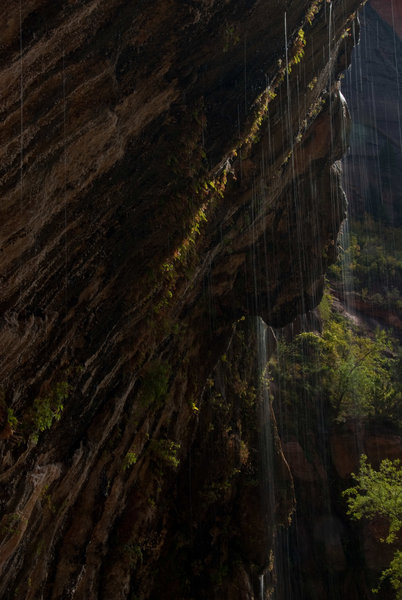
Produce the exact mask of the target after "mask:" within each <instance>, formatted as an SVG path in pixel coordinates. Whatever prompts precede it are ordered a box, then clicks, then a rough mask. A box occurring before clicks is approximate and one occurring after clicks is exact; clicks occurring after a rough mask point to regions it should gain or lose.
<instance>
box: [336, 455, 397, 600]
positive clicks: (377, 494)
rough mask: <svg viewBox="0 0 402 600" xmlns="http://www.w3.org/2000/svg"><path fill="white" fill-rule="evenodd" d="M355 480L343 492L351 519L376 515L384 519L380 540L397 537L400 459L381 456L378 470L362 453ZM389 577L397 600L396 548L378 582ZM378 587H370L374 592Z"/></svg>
mask: <svg viewBox="0 0 402 600" xmlns="http://www.w3.org/2000/svg"><path fill="white" fill-rule="evenodd" d="M352 477H353V479H354V480H355V482H356V485H355V486H354V487H351V488H349V489H347V490H345V491H344V492H343V495H344V496H345V498H346V502H347V506H348V510H347V512H348V514H349V515H350V516H351V517H352V518H353V519H358V520H359V519H363V518H367V519H372V518H374V517H376V516H381V517H385V518H386V519H387V520H388V523H389V528H388V534H387V536H386V537H385V538H381V539H380V541H381V542H385V543H387V544H391V543H393V542H395V541H396V540H397V539H398V536H399V533H400V530H401V528H402V465H401V462H400V460H393V461H392V460H389V459H385V460H383V461H382V462H381V464H380V467H379V469H378V470H375V469H373V467H372V466H371V465H370V464H369V463H368V462H367V456H365V455H364V454H363V455H362V456H361V460H360V470H359V473H358V474H357V475H355V474H354V473H352ZM385 579H389V581H390V583H391V585H392V587H393V588H394V590H395V592H396V598H397V600H401V599H402V552H401V551H400V550H397V551H396V552H395V554H394V557H393V560H392V561H391V564H390V566H389V567H388V569H386V570H385V571H383V573H382V575H381V580H380V586H381V583H382V582H383V581H384V580H385ZM378 590H379V588H377V589H376V590H373V591H375V592H378Z"/></svg>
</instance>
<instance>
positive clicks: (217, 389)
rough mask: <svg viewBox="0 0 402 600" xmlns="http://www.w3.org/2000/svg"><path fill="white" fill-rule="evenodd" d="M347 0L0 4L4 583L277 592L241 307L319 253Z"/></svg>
mask: <svg viewBox="0 0 402 600" xmlns="http://www.w3.org/2000/svg"><path fill="white" fill-rule="evenodd" d="M359 5H360V2H359V1H358V0H339V1H338V0H334V1H332V2H327V1H320V0H316V1H314V2H307V1H306V0H288V1H287V2H282V1H276V0H252V1H251V0H239V1H237V2H231V1H230V0H202V1H201V2H194V1H192V0H186V1H184V0H181V1H178V0H168V1H162V0H148V1H147V2H144V1H142V0H140V1H139V2H132V1H127V0H126V1H123V0H110V1H108V2H102V1H100V0H69V1H65V2H62V3H57V4H56V3H54V2H51V1H50V0H30V1H29V2H23V3H21V2H19V1H18V0H10V2H8V3H7V5H4V6H3V7H2V8H1V9H0V15H1V17H2V19H1V20H2V23H3V34H4V35H3V36H2V42H1V49H2V53H1V59H0V84H1V89H2V96H1V104H0V111H1V119H2V128H1V136H2V144H1V149H0V151H1V204H0V211H1V218H0V242H1V252H0V289H1V297H0V304H1V320H0V354H1V361H0V368H1V395H0V427H1V430H0V456H1V473H0V481H1V490H0V506H1V521H0V562H1V575H0V595H1V597H2V598H7V599H8V598H10V599H11V598H17V597H18V598H32V599H34V598H49V599H51V598H54V599H56V598H57V599H58V598H66V599H67V598H75V599H80V598H82V599H85V600H90V599H95V598H99V599H100V598H105V599H106V598H107V599H108V600H112V599H118V598H119V599H125V598H131V599H134V598H136V599H144V600H145V599H146V598H154V599H156V598H161V597H163V598H164V599H169V598H171V599H173V598H174V599H176V600H177V599H179V598H183V599H188V600H190V598H192V599H200V600H201V599H205V598H210V599H211V600H212V599H214V598H230V599H231V600H237V599H239V600H240V599H241V600H243V599H252V598H258V597H259V596H260V595H261V575H262V574H263V573H266V577H265V580H266V583H267V585H266V590H265V592H264V593H265V594H266V595H267V596H268V594H269V593H270V587H271V586H272V585H274V583H275V581H274V579H275V575H274V567H273V550H274V534H275V528H276V526H277V525H278V524H283V525H287V524H288V522H289V518H290V514H291V512H292V510H293V505H294V492H293V481H292V477H291V474H290V471H289V467H288V464H287V462H286V460H285V458H284V455H283V451H282V448H281V443H280V440H279V437H278V433H277V428H276V425H275V417H274V415H272V414H270V410H269V408H267V407H266V406H265V404H264V402H265V401H264V393H263V386H262V385H261V383H259V381H260V375H261V373H260V371H259V370H258V364H259V361H258V356H257V354H256V352H257V350H253V348H258V339H260V338H259V336H261V335H262V334H261V332H260V333H259V334H258V331H259V330H258V328H257V326H256V323H257V321H256V317H257V316H259V317H262V318H263V319H264V320H265V322H266V323H268V324H269V325H272V326H282V325H284V324H286V323H289V322H290V321H292V319H294V317H295V316H296V315H298V314H300V313H302V312H305V311H306V310H308V309H309V308H312V307H313V306H315V305H316V304H317V303H318V302H319V300H320V298H321V294H322V289H323V274H324V272H325V269H326V267H327V266H328V264H330V263H331V262H333V261H334V260H335V254H336V250H335V248H336V243H335V241H336V236H337V232H338V229H339V226H340V223H341V222H342V220H343V218H344V214H345V197H344V193H343V191H342V189H341V187H340V178H341V169H340V164H339V159H340V158H341V156H342V154H343V152H344V151H345V148H346V145H347V138H348V130H349V127H350V126H349V116H348V111H347V108H346V105H345V103H344V100H343V98H342V96H341V95H340V93H339V84H338V79H339V76H340V74H341V72H342V71H343V70H344V69H345V68H346V67H347V66H348V64H349V61H350V53H351V48H352V46H353V43H354V41H355V39H354V36H353V35H352V29H353V31H354V32H356V28H357V25H353V23H355V21H354V18H355V11H356V10H357V9H358V7H359ZM258 322H259V321H258ZM264 335H265V334H264ZM256 339H257V341H256ZM253 382H255V383H253ZM264 406H265V408H264ZM261 411H265V412H263V413H262V412H261ZM261 414H263V415H265V416H264V418H265V422H266V423H268V425H266V426H265V429H264V428H262V425H261ZM262 429H264V430H263V431H262ZM264 439H265V440H269V445H270V462H269V464H270V467H271V475H269V477H268V480H266V478H265V479H264V478H263V477H261V475H262V471H263V470H264V465H265V466H266V464H265V463H266V458H265V451H264V449H263V446H264V444H263V445H262V447H261V440H264ZM272 477H273V478H274V479H275V486H273V483H272V479H270V478H272ZM273 487H275V489H274V491H270V492H269V494H268V496H269V498H270V502H269V505H268V507H267V505H266V502H267V500H266V498H267V490H271V488H273ZM271 579H272V581H271V583H269V582H270V580H271Z"/></svg>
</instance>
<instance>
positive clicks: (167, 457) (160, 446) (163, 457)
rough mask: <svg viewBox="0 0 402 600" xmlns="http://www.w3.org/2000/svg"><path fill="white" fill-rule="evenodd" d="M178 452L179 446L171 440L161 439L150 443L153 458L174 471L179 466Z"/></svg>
mask: <svg viewBox="0 0 402 600" xmlns="http://www.w3.org/2000/svg"><path fill="white" fill-rule="evenodd" d="M179 450H180V444H177V443H176V442H174V441H173V440H167V439H162V440H152V441H151V452H152V454H153V456H154V457H155V458H157V459H158V460H159V461H161V462H163V463H164V464H166V465H167V466H169V467H173V468H174V469H176V468H177V467H178V466H179V464H180V459H179V458H178V456H177V453H178V451H179Z"/></svg>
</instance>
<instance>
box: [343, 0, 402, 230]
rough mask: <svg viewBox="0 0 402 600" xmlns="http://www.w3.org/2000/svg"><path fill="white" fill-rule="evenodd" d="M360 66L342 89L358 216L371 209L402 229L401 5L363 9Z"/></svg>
mask: <svg viewBox="0 0 402 600" xmlns="http://www.w3.org/2000/svg"><path fill="white" fill-rule="evenodd" d="M361 22H362V37H361V43H360V44H359V46H357V47H356V49H355V50H354V58H353V62H354V64H355V65H356V68H354V69H352V70H351V71H349V73H347V74H346V77H345V79H344V81H343V83H342V90H343V92H344V94H345V96H346V98H347V100H348V101H349V100H350V102H349V106H350V110H351V114H352V118H353V127H352V133H351V148H350V152H349V153H348V155H347V157H346V160H345V187H346V191H347V195H348V198H349V203H350V206H351V209H352V212H353V214H354V215H357V216H359V215H360V216H361V215H362V214H363V213H364V212H365V211H367V212H369V213H370V214H374V215H375V216H376V217H379V218H381V219H383V220H385V221H386V222H389V223H391V224H394V225H395V226H397V227H400V226H401V224H402V213H401V202H400V198H401V196H402V175H401V169H400V164H401V153H402V150H401V148H402V134H401V114H402V87H401V86H402V83H401V76H400V69H401V66H400V65H401V63H402V12H401V7H400V4H398V3H397V2H395V1H394V0H392V1H390V2H386V3H384V2H378V1H372V2H369V3H368V4H367V5H366V7H365V8H364V10H363V11H362V13H361Z"/></svg>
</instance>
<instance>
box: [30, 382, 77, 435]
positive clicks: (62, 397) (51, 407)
mask: <svg viewBox="0 0 402 600" xmlns="http://www.w3.org/2000/svg"><path fill="white" fill-rule="evenodd" d="M70 389H71V386H70V384H69V383H68V382H67V381H60V382H58V383H56V384H55V386H54V387H53V388H52V390H51V391H50V392H49V394H48V395H47V396H40V397H38V398H35V400H34V403H33V407H32V411H31V418H30V429H31V436H32V439H33V440H34V441H38V439H39V435H40V434H41V433H42V432H43V431H46V430H47V429H50V428H51V426H52V425H53V422H54V421H60V419H61V415H62V414H63V410H64V402H65V401H66V399H67V398H68V395H69V392H70Z"/></svg>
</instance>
